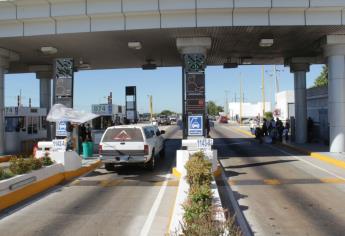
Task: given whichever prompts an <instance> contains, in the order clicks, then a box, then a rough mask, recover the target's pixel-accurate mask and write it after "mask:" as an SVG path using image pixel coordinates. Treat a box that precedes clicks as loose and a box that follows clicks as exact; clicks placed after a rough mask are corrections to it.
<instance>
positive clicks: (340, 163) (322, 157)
mask: <svg viewBox="0 0 345 236" xmlns="http://www.w3.org/2000/svg"><path fill="white" fill-rule="evenodd" d="M235 129H236V130H237V131H239V132H241V133H243V134H245V135H247V136H250V137H255V136H254V135H252V134H251V133H250V132H248V131H246V130H242V129H239V128H235ZM278 146H283V147H287V148H290V149H293V150H294V151H297V152H300V153H303V154H305V155H308V156H310V157H312V158H314V159H318V160H320V161H323V162H326V163H328V164H331V165H334V166H337V167H340V168H343V169H345V161H341V160H337V159H334V158H332V157H330V156H327V155H324V154H321V153H318V152H311V151H309V150H306V149H303V148H300V147H295V146H293V145H289V144H286V143H280V144H278ZM279 150H280V149H279ZM290 155H292V154H291V153H290Z"/></svg>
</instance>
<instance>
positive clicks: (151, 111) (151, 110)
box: [147, 95, 153, 121]
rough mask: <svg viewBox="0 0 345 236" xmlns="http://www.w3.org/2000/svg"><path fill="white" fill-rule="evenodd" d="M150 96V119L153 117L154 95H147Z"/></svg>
mask: <svg viewBox="0 0 345 236" xmlns="http://www.w3.org/2000/svg"><path fill="white" fill-rule="evenodd" d="M147 96H148V97H149V111H150V121H152V118H153V105H152V95H147Z"/></svg>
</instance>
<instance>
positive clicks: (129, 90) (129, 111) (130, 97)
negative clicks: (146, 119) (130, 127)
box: [126, 86, 138, 123]
mask: <svg viewBox="0 0 345 236" xmlns="http://www.w3.org/2000/svg"><path fill="white" fill-rule="evenodd" d="M137 114H138V113H137V88H136V86H127V87H126V118H127V120H128V121H129V122H131V123H136V122H137V120H138V117H137Z"/></svg>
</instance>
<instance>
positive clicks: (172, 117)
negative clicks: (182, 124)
mask: <svg viewBox="0 0 345 236" xmlns="http://www.w3.org/2000/svg"><path fill="white" fill-rule="evenodd" d="M169 119H170V123H171V124H177V117H176V116H170V117H169Z"/></svg>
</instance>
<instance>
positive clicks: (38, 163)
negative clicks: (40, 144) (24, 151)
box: [28, 157, 42, 170]
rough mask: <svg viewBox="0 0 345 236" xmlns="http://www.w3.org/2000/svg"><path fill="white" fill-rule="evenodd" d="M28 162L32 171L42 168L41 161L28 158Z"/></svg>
mask: <svg viewBox="0 0 345 236" xmlns="http://www.w3.org/2000/svg"><path fill="white" fill-rule="evenodd" d="M28 161H29V163H30V167H31V169H32V170H38V169H41V168H42V161H41V160H40V159H37V158H34V157H30V158H29V159H28Z"/></svg>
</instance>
